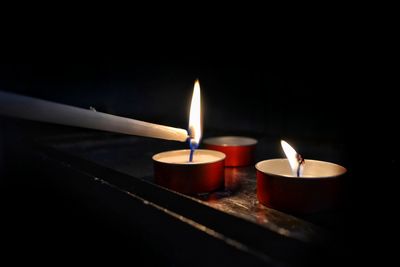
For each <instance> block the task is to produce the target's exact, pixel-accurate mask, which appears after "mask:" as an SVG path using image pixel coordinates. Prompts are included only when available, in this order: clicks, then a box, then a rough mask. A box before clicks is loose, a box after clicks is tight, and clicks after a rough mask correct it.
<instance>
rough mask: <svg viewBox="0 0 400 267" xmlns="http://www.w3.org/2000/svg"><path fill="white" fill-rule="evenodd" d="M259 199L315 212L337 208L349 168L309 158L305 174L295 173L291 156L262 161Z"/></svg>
mask: <svg viewBox="0 0 400 267" xmlns="http://www.w3.org/2000/svg"><path fill="white" fill-rule="evenodd" d="M256 170H257V198H258V200H259V202H260V203H261V204H264V205H265V206H268V207H271V208H273V209H277V210H282V211H287V212H293V213H314V212H319V211H323V210H329V209H332V208H335V207H337V205H338V204H339V203H340V202H341V193H342V190H343V188H342V187H343V186H342V182H343V175H344V174H345V173H346V171H347V170H346V168H344V167H342V166H340V165H337V164H334V163H330V162H325V161H318V160H310V159H306V160H305V165H304V170H303V175H302V176H301V177H296V176H293V175H292V172H291V169H290V166H289V162H288V160H287V159H271V160H264V161H261V162H258V163H257V164H256Z"/></svg>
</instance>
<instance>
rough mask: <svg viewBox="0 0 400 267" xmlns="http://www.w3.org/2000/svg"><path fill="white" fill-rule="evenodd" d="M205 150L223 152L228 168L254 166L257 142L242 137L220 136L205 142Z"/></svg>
mask: <svg viewBox="0 0 400 267" xmlns="http://www.w3.org/2000/svg"><path fill="white" fill-rule="evenodd" d="M203 144H204V146H205V148H207V149H211V150H217V151H220V152H223V153H224V154H225V155H226V159H225V166H226V167H239V166H249V165H251V164H253V162H254V157H255V149H256V144H257V140H256V139H253V138H249V137H241V136H220V137H211V138H207V139H205V140H203Z"/></svg>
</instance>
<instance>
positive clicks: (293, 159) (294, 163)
mask: <svg viewBox="0 0 400 267" xmlns="http://www.w3.org/2000/svg"><path fill="white" fill-rule="evenodd" d="M281 146H282V149H283V152H285V155H286V157H287V159H288V161H289V165H290V168H291V169H292V174H293V176H296V177H297V176H301V175H302V172H303V166H302V165H301V163H300V162H299V157H298V154H297V152H296V150H294V148H293V147H291V146H290V145H289V144H288V143H287V142H286V141H284V140H281Z"/></svg>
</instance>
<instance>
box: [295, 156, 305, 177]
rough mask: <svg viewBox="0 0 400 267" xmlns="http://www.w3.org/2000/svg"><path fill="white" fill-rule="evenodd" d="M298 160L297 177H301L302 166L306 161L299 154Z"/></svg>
mask: <svg viewBox="0 0 400 267" xmlns="http://www.w3.org/2000/svg"><path fill="white" fill-rule="evenodd" d="M296 159H297V162H298V163H299V165H298V166H297V177H300V175H301V174H300V170H301V167H302V165H303V164H304V159H303V157H302V156H301V155H300V154H299V153H297V154H296Z"/></svg>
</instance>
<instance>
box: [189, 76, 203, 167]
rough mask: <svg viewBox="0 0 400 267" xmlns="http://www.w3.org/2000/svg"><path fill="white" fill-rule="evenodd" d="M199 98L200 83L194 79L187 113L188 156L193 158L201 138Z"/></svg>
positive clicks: (190, 159)
mask: <svg viewBox="0 0 400 267" xmlns="http://www.w3.org/2000/svg"><path fill="white" fill-rule="evenodd" d="M200 106H201V99H200V83H199V80H196V81H195V83H194V88H193V96H192V102H191V104H190V115H189V135H190V141H189V142H190V150H191V153H190V157H189V161H190V162H191V161H192V160H193V152H194V150H195V149H196V148H197V147H198V145H199V143H200V139H201V131H202V130H201V107H200Z"/></svg>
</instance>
